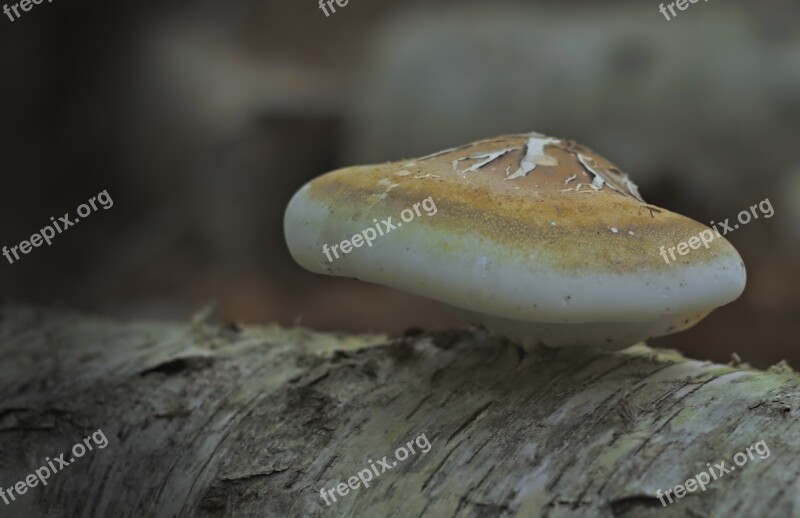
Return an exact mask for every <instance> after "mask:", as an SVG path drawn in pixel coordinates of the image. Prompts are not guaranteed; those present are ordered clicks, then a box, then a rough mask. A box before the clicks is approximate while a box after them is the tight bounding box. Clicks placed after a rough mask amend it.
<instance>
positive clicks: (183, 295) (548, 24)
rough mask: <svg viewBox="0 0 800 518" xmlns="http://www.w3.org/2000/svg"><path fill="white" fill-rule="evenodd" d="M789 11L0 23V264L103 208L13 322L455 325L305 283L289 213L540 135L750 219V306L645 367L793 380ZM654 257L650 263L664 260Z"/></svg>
mask: <svg viewBox="0 0 800 518" xmlns="http://www.w3.org/2000/svg"><path fill="white" fill-rule="evenodd" d="M798 15H800V8H798V7H797V6H794V5H792V2H788V1H786V2H777V1H776V2H763V3H761V2H759V3H754V2H747V3H745V2H738V3H731V2H719V1H712V2H698V3H696V4H691V5H690V7H689V8H688V9H687V10H686V11H682V12H679V15H678V16H677V17H676V18H675V19H673V20H671V21H667V20H665V19H664V17H663V16H662V15H661V14H660V13H659V12H658V4H657V3H656V2H655V1H648V2H641V1H640V2H636V3H635V4H634V3H633V2H608V3H603V4H602V5H597V4H596V3H587V2H559V3H556V2H541V3H534V2H529V1H526V2H521V1H520V2H489V1H485V2H464V1H450V2H444V1H438V2H437V1H430V0H426V1H413V0H403V1H389V0H381V1H379V2H377V1H372V2H368V1H367V0H350V3H349V5H348V6H346V7H344V8H339V9H338V10H337V13H336V14H334V15H332V16H330V17H329V18H326V17H325V16H324V14H323V13H322V11H321V10H320V9H319V8H318V6H317V4H316V3H315V1H314V0H292V1H291V2H289V1H288V0H282V1H281V2H275V1H259V2H255V1H253V2H246V1H234V2H225V3H222V2H217V3H212V2H196V3H191V2H161V3H158V4H155V3H140V2H115V3H114V4H113V5H110V4H109V3H107V2H96V1H88V2H72V1H69V2H68V1H65V0H55V1H54V2H53V3H50V4H48V3H46V2H45V3H43V4H40V5H35V6H34V7H33V9H32V10H31V11H30V12H27V13H25V14H24V15H23V16H22V18H20V19H19V20H17V21H15V22H13V23H12V22H11V21H9V20H8V18H7V17H5V16H4V15H3V17H2V18H0V71H2V72H0V73H2V82H1V83H0V94H2V95H0V103H1V104H0V171H2V178H3V187H2V189H0V246H3V245H5V246H8V247H11V246H14V245H17V244H18V243H19V242H20V241H22V240H23V239H29V238H30V236H31V235H32V234H33V233H34V232H37V231H38V230H39V229H41V228H42V227H43V226H45V225H46V224H48V223H49V219H50V217H51V216H55V217H56V218H58V217H59V216H60V215H62V214H64V213H66V212H70V213H71V214H74V212H75V209H76V207H77V206H78V205H79V204H81V203H83V202H85V201H86V200H88V198H90V197H92V196H94V195H96V194H97V193H98V192H100V191H102V190H104V189H106V190H108V192H109V194H110V196H111V198H112V199H113V200H114V206H113V207H112V208H111V209H109V210H107V211H105V210H100V211H99V212H96V213H94V214H93V215H92V216H90V217H88V218H86V219H85V220H84V221H81V223H80V224H78V225H77V226H75V227H73V228H70V229H69V230H68V231H67V232H65V233H64V234H61V235H58V236H57V237H56V238H55V239H54V241H53V244H52V246H49V247H47V246H43V247H39V248H36V249H34V250H33V251H32V252H31V253H30V254H28V255H26V256H23V257H22V259H21V260H20V261H19V262H15V263H14V264H8V262H7V261H6V260H5V258H2V257H0V260H1V261H2V263H1V265H0V290H1V293H2V295H3V297H4V298H5V299H6V300H7V301H10V302H25V303H37V304H48V305H50V304H55V305H64V306H69V307H75V308H81V309H86V310H90V311H94V312H99V313H102V314H106V315H112V316H118V317H123V318H155V319H176V318H178V319H184V318H188V317H189V315H191V314H192V313H193V312H195V311H196V310H197V309H198V308H200V307H201V306H203V305H204V304H206V303H209V302H211V301H216V302H217V303H218V305H219V309H220V312H221V315H222V317H223V318H224V319H227V320H231V321H237V322H245V323H264V322H272V321H277V322H280V323H282V324H286V325H289V324H293V323H296V322H301V323H302V324H303V325H306V326H309V327H313V328H317V329H324V330H344V331H385V332H390V333H397V332H401V331H402V330H403V329H405V328H407V327H410V326H418V327H426V328H432V327H433V328H435V327H444V326H447V325H450V324H452V321H451V320H450V319H449V316H448V313H447V312H446V311H445V310H444V309H443V308H441V307H440V306H439V305H438V304H436V303H433V302H429V301H423V300H420V299H418V298H416V297H412V296H409V295H405V294H403V293H400V292H397V291H394V290H390V289H384V288H382V287H378V286H372V285H367V284H365V283H360V282H358V281H354V280H347V279H331V278H326V277H322V276H315V275H312V274H309V273H307V272H305V271H303V270H301V269H300V268H299V267H298V266H296V265H295V264H294V263H293V262H292V260H291V258H290V257H289V255H288V252H287V250H286V247H285V244H284V242H283V236H282V215H283V210H284V207H285V206H286V203H287V201H288V199H289V197H290V196H291V194H292V193H293V192H294V191H295V190H296V189H297V188H298V187H299V186H301V185H302V184H303V183H304V182H306V181H307V180H309V179H311V178H313V177H315V176H317V175H319V174H322V173H324V172H326V171H328V170H330V169H333V168H336V167H339V166H343V165H350V164H354V163H368V162H373V161H386V160H393V159H398V158H403V157H413V156H416V155H420V154H426V153H430V152H433V151H437V150H439V149H442V148H445V147H448V146H451V145H457V144H462V143H465V142H468V141H470V140H472V139H478V138H483V137H489V136H494V135H498V134H507V133H515V132H526V131H532V130H533V131H538V132H542V133H546V134H550V135H554V136H561V137H567V138H574V139H576V140H578V141H580V142H582V143H584V144H586V145H588V146H589V147H592V148H594V149H595V150H596V151H598V152H600V153H601V154H603V155H605V156H607V157H608V158H609V159H611V160H612V161H614V162H616V163H617V165H619V166H620V167H621V168H622V169H623V170H625V171H626V172H628V173H629V174H630V175H631V177H632V179H633V180H634V181H635V182H636V183H638V184H639V186H640V190H641V192H642V194H643V196H644V197H645V199H647V200H648V201H649V202H651V203H654V204H656V205H660V206H664V207H666V208H668V209H670V210H673V211H675V212H679V213H683V214H686V215H688V216H690V217H693V218H694V219H697V220H699V221H701V222H705V223H708V222H709V221H710V220H712V219H713V220H715V221H719V220H721V219H724V218H726V217H729V218H731V219H734V218H735V217H736V214H737V213H738V212H739V211H740V210H743V209H746V208H747V207H749V206H750V205H753V204H756V203H758V202H759V201H761V200H763V199H764V198H769V199H770V201H771V202H772V205H773V207H774V209H775V215H774V217H772V218H771V219H758V220H756V221H753V222H751V223H750V224H749V225H746V226H743V227H742V228H740V229H739V230H737V231H736V232H735V233H733V234H730V235H728V236H727V237H728V238H729V240H730V241H731V242H732V243H733V244H734V245H735V246H736V247H737V248H738V250H739V251H740V253H741V255H742V257H743V258H744V260H745V264H746V266H747V271H748V285H747V289H746V291H745V294H744V295H743V296H742V297H741V299H739V300H738V301H736V302H735V303H733V304H730V305H729V306H727V307H725V308H722V309H719V310H717V311H715V312H714V313H713V314H712V315H711V316H710V317H708V318H707V319H706V320H704V321H703V322H701V323H700V324H699V325H697V326H696V327H695V328H693V329H691V330H689V331H687V332H684V333H680V334H678V335H673V336H670V337H667V338H663V339H658V340H654V341H653V343H654V344H655V345H660V346H670V347H676V348H678V349H680V350H682V351H684V352H686V353H688V354H689V355H691V356H694V357H699V358H711V359H714V360H719V361H727V360H728V359H729V358H730V355H731V353H732V352H734V351H735V352H737V353H738V354H739V355H740V356H741V357H742V358H743V359H744V360H746V361H750V362H751V363H752V364H754V365H756V366H760V367H765V366H767V365H770V364H773V363H775V362H777V361H778V360H780V359H781V358H786V359H787V360H789V362H790V363H791V364H792V365H793V366H795V367H797V366H800V348H798V347H797V336H798V332H799V331H800V318H798V317H800V314H798V309H800V278H799V274H800V260H798V257H799V256H798V252H800V31H798V30H797V26H798V20H800V16H798ZM665 244H666V243H665Z"/></svg>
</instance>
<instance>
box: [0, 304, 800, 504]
mask: <svg viewBox="0 0 800 518" xmlns="http://www.w3.org/2000/svg"><path fill="white" fill-rule="evenodd" d="M799 402H800V378H799V377H798V376H797V375H796V374H794V373H793V372H792V371H791V369H789V368H788V367H786V366H785V365H779V366H776V367H775V368H773V369H770V371H767V372H761V371H755V370H752V369H749V368H747V366H746V365H739V366H730V365H729V366H725V365H718V364H713V363H709V362H702V361H695V360H690V359H686V358H684V357H683V356H681V355H680V354H678V353H676V352H674V351H666V350H656V349H651V348H649V347H647V346H645V345H638V346H635V347H632V348H630V349H627V350H625V351H621V352H603V351H599V350H585V349H562V350H552V349H546V348H537V349H532V350H524V349H522V348H521V347H519V346H517V345H515V344H513V343H510V342H508V341H506V340H505V339H502V338H497V337H487V336H486V335H485V334H484V333H483V332H481V331H479V330H448V331H438V332H422V331H410V332H408V333H407V335H406V336H403V337H396V338H389V337H386V336H382V335H373V336H348V335H342V334H332V333H318V332H313V331H309V330H306V329H302V328H293V329H285V328H281V327H279V326H277V325H271V326H266V327H245V328H240V327H239V326H236V325H227V326H224V325H219V324H217V323H214V322H213V321H212V320H211V319H209V318H206V317H205V316H200V317H199V318H196V319H194V320H193V321H192V322H190V323H185V324H170V323H153V322H145V323H138V322H133V323H126V322H118V321H112V320H108V319H103V318H97V317H93V316H86V315H81V314H76V313H73V312H65V311H56V310H42V309H37V308H30V307H6V308H4V309H3V310H2V321H0V486H2V487H3V488H6V489H8V488H9V487H10V486H13V485H14V484H16V483H17V482H18V481H22V480H25V478H26V476H27V475H29V474H31V473H34V471H35V470H36V469H37V468H39V467H40V466H42V465H44V464H45V458H46V457H49V458H50V459H53V458H55V457H57V456H58V455H59V454H60V453H62V452H70V451H71V450H70V449H71V448H72V445H73V444H75V443H77V442H81V441H82V440H83V438H84V437H88V436H90V435H91V434H92V433H93V432H95V431H97V430H99V429H100V430H102V431H103V433H104V434H105V436H106V437H107V438H108V441H109V443H108V446H107V447H105V448H103V449H99V448H95V449H94V450H93V451H91V452H88V453H86V454H85V455H84V456H83V457H81V458H78V459H75V460H74V462H73V463H71V464H70V465H69V466H67V467H65V468H62V469H63V470H62V471H58V472H56V473H54V474H53V475H52V476H51V477H50V478H49V481H48V482H49V483H48V485H47V486H44V487H42V486H41V485H39V486H37V487H33V488H29V489H27V492H26V493H25V494H19V495H16V499H15V500H13V501H11V502H10V503H9V504H5V503H4V502H3V501H2V500H0V516H26V517H27V516H70V517H72V516H87V517H107V516H114V517H126V516H135V517H141V516H159V517H160V516H163V517H174V516H187V517H195V516H197V517H234V516H235V517H256V516H259V517H260V516H403V517H405V516H512V515H513V516H549V517H560V516H636V517H639V516H792V515H794V516H797V515H798V514H800V500H798V498H800V497H798V495H800V464H798V462H797V457H798V453H800V427H798V425H797V417H798V407H800V404H799ZM421 434H424V435H425V437H426V438H427V440H428V441H429V442H430V448H429V450H428V451H427V452H426V453H423V452H422V451H419V450H420V448H421V446H419V444H418V443H417V447H416V450H417V451H416V452H415V453H412V454H410V455H409V456H408V458H407V459H405V460H397V461H395V462H396V465H391V467H390V468H389V469H387V470H385V472H383V471H381V470H383V469H385V468H381V467H380V466H379V465H378V460H379V459H383V457H384V456H386V458H387V460H388V461H389V464H391V462H392V461H393V460H394V459H398V458H399V457H396V456H395V455H396V452H397V451H398V448H401V447H404V448H406V449H407V447H408V446H409V445H408V443H409V442H411V443H412V444H411V446H412V449H413V446H414V443H413V441H414V440H415V438H418V437H420V435H421ZM759 441H764V444H765V445H766V446H768V448H769V451H770V454H769V456H767V457H766V458H761V456H759V455H755V456H754V458H748V459H747V462H746V463H745V464H744V465H742V466H737V467H736V468H737V469H736V470H731V471H730V473H727V474H724V475H723V476H721V477H720V478H718V479H717V480H713V481H711V482H710V483H709V484H707V487H706V490H705V491H700V490H699V489H697V490H696V491H694V492H693V493H688V494H687V495H686V496H684V497H682V498H680V499H679V498H677V497H675V496H674V495H673V496H672V499H673V500H674V503H672V504H669V505H667V506H666V507H663V506H662V503H661V501H660V500H659V499H658V498H657V497H656V491H657V490H659V489H660V490H662V492H663V491H666V490H668V489H671V488H673V487H674V486H676V485H677V484H684V483H685V481H686V480H687V479H689V478H692V477H694V476H695V475H696V474H699V473H700V472H701V471H708V466H709V464H710V465H716V464H718V463H720V461H725V465H724V466H725V467H726V468H728V469H730V468H731V466H736V465H735V464H734V462H733V458H734V455H735V454H736V453H737V452H742V451H745V450H746V448H747V447H749V446H752V445H753V444H755V443H757V442H759ZM751 451H752V448H751ZM67 456H69V453H68V455H67ZM762 456H763V455H762ZM707 463H709V464H707ZM373 465H374V466H376V467H375V468H374V470H373V471H378V474H377V475H375V476H374V477H373V479H372V481H370V482H369V484H370V485H369V487H364V485H363V484H362V485H357V487H356V488H355V489H351V488H348V490H347V494H346V495H344V496H343V495H342V494H340V493H337V492H336V491H335V489H336V487H337V485H338V484H340V483H344V484H347V483H348V479H350V477H353V476H355V475H357V474H358V473H359V472H363V470H369V469H370V468H371V467H372V466H373ZM339 487H341V486H339ZM322 489H326V490H327V489H330V490H332V494H333V496H335V497H336V501H335V502H334V501H332V498H333V496H331V493H326V495H327V498H328V500H329V504H326V503H325V501H324V499H323V498H322V497H321V495H320V490H322ZM665 502H666V500H665Z"/></svg>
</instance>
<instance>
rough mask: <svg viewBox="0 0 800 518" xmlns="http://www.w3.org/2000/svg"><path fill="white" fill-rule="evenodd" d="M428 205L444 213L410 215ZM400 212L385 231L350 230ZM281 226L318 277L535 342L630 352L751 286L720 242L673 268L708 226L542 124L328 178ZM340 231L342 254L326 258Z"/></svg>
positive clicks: (317, 182) (300, 196) (297, 201)
mask: <svg viewBox="0 0 800 518" xmlns="http://www.w3.org/2000/svg"><path fill="white" fill-rule="evenodd" d="M423 199H430V200H432V201H433V202H435V207H436V211H435V212H431V213H428V214H430V216H426V215H425V213H422V214H420V215H415V217H414V218H413V219H411V220H409V221H406V219H405V218H404V219H403V220H402V221H401V220H400V218H399V217H398V215H400V214H401V213H403V211H404V210H405V209H409V208H411V207H413V206H414V204H417V206H418V205H419V202H421V201H423ZM418 212H419V211H418ZM403 214H404V215H405V216H407V215H408V212H405V213H403ZM390 217H391V218H392V220H391V221H390V223H391V224H392V225H395V226H396V228H395V229H392V230H391V232H386V233H385V235H381V236H376V238H375V239H374V240H371V241H370V242H369V243H366V242H365V241H366V240H364V239H360V240H359V239H356V236H357V235H364V234H365V232H366V231H365V229H367V228H373V229H374V228H378V229H380V227H375V225H376V223H378V224H380V223H379V222H381V221H385V220H386V218H390ZM284 230H285V235H286V240H287V243H288V246H289V251H290V253H291V254H292V256H293V257H294V259H295V260H296V261H297V262H298V263H299V264H300V265H301V266H303V267H304V268H306V269H308V270H310V271H312V272H317V273H325V274H328V275H334V276H344V277H354V278H357V279H361V280H364V281H369V282H374V283H378V284H383V285H386V286H391V287H394V288H397V289H401V290H405V291H408V292H412V293H415V294H418V295H422V296H425V297H429V298H431V299H435V300H437V301H440V302H443V303H445V304H448V305H450V306H452V307H453V308H455V310H456V312H457V313H459V314H460V315H461V316H462V317H463V318H465V319H466V321H467V322H469V323H474V324H480V325H482V326H484V327H485V328H487V329H488V330H489V331H493V332H496V333H500V334H504V335H506V336H508V337H510V338H512V339H515V340H518V341H519V342H521V343H523V344H525V345H528V344H535V343H541V344H544V345H547V346H551V347H564V346H598V347H603V348H606V349H621V348H625V347H628V346H630V345H633V344H635V343H638V342H640V341H642V340H646V339H648V338H651V337H656V336H662V335H666V334H670V333H674V332H677V331H680V330H683V329H686V328H688V327H691V326H692V325H694V324H695V323H697V322H698V321H699V320H701V319H702V318H704V317H705V316H706V315H707V314H708V313H710V312H711V311H712V310H713V309H715V308H717V307H719V306H722V305H724V304H727V303H728V302H731V301H733V300H735V299H736V298H737V297H738V296H739V295H740V294H741V293H742V291H743V290H744V285H745V269H744V264H743V263H742V260H741V258H740V257H739V254H738V253H737V252H736V250H735V249H734V248H733V246H732V245H731V244H730V243H729V242H728V241H726V240H725V239H724V238H722V237H717V238H716V239H714V240H712V241H711V242H710V243H708V246H707V247H706V246H700V247H699V248H697V249H694V248H693V249H692V250H689V253H687V254H685V255H678V256H676V260H675V261H672V262H669V263H668V262H665V259H664V258H663V256H662V255H661V253H660V250H661V249H662V247H667V248H668V247H670V246H674V245H677V244H678V243H681V242H683V241H685V240H686V239H687V238H689V237H690V236H696V235H698V234H700V233H701V232H703V231H710V229H708V227H706V226H705V225H702V224H701V223H698V222H696V221H694V220H692V219H689V218H687V217H684V216H681V215H679V214H675V213H673V212H670V211H668V210H665V209H662V208H659V207H655V206H653V205H649V204H647V203H645V202H644V201H643V200H642V198H641V196H640V195H639V192H638V189H637V188H636V186H635V185H634V184H633V183H632V182H631V181H630V180H629V179H628V177H627V175H625V174H623V173H622V172H621V171H620V170H619V169H618V168H616V167H615V166H614V165H613V164H612V163H610V162H609V161H608V160H606V159H604V158H603V157H601V156H599V155H597V154H596V153H594V152H593V151H591V150H590V149H588V148H586V147H584V146H581V145H579V144H577V143H575V142H573V141H569V140H562V139H555V138H549V137H545V136H543V135H539V134H537V133H531V134H527V135H512V136H503V137H497V138H492V139H487V140H481V141H478V142H474V143H471V144H468V145H465V146H461V147H457V148H453V149H447V150H445V151H440V152H438V153H435V154H432V155H429V156H426V157H422V158H417V159H414V160H405V161H400V162H392V163H384V164H379V165H371V166H357V167H349V168H344V169H339V170H336V171H333V172H330V173H328V174H325V175H323V176H320V177H318V178H316V179H314V180H312V181H311V182H309V183H307V184H306V185H305V186H303V187H302V188H301V189H300V190H299V191H298V192H297V193H296V194H295V195H294V197H293V198H292V200H291V201H290V202H289V205H288V207H287V209H286V214H285V218H284ZM351 238H352V239H351ZM343 240H348V241H349V242H350V243H351V244H352V245H353V246H352V247H344V246H343V247H342V248H341V249H340V251H344V248H348V251H347V253H342V254H341V255H339V257H338V258H333V257H330V258H329V257H328V256H330V255H331V254H327V255H326V254H325V253H323V248H324V247H326V246H331V245H333V244H338V243H340V242H342V241H343ZM357 241H361V244H360V245H357V246H358V248H356V245H355V242H357Z"/></svg>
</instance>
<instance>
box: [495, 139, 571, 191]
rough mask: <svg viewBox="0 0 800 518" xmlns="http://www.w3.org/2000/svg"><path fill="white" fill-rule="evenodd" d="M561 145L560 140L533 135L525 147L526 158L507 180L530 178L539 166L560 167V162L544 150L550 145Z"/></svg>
mask: <svg viewBox="0 0 800 518" xmlns="http://www.w3.org/2000/svg"><path fill="white" fill-rule="evenodd" d="M560 143H561V140H560V139H557V138H551V137H545V136H544V135H539V134H538V133H531V136H530V138H529V139H528V143H527V144H526V146H525V148H526V152H525V157H524V158H523V159H522V162H520V164H519V169H517V170H516V171H514V174H512V175H511V176H509V177H508V178H506V180H514V179H516V178H523V177H525V176H528V173H530V172H531V171H533V170H534V169H536V166H537V165H543V166H554V165H558V160H556V159H555V158H554V157H552V156H550V155H548V154H547V153H546V152H545V150H544V148H545V146H547V145H549V144H560Z"/></svg>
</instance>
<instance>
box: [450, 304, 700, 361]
mask: <svg viewBox="0 0 800 518" xmlns="http://www.w3.org/2000/svg"><path fill="white" fill-rule="evenodd" d="M450 309H451V311H452V313H454V314H455V315H456V317H457V318H459V319H460V320H461V321H463V322H464V323H465V324H472V325H475V324H479V325H481V326H483V327H485V328H486V329H487V330H489V331H490V332H492V333H496V334H501V335H504V336H507V337H509V338H511V339H512V340H514V341H516V342H518V343H520V344H522V345H523V346H525V347H532V346H535V345H545V346H547V347H572V346H579V347H602V348H603V349H609V350H619V349H624V348H626V347H630V346H631V345H634V344H636V343H639V342H642V341H644V340H649V339H650V338H655V337H658V336H664V335H667V334H670V333H675V332H677V331H681V330H683V329H686V328H689V327H691V326H693V325H694V324H695V323H697V322H698V321H699V320H701V319H702V318H703V317H705V316H706V314H708V312H705V313H700V314H686V315H665V316H663V317H661V318H657V319H654V320H647V321H644V322H587V323H578V324H554V323H549V322H523V321H521V320H510V319H507V318H501V317H495V316H491V315H485V314H483V313H475V312H472V311H466V310H463V309H461V308H456V307H451V308H450Z"/></svg>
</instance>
